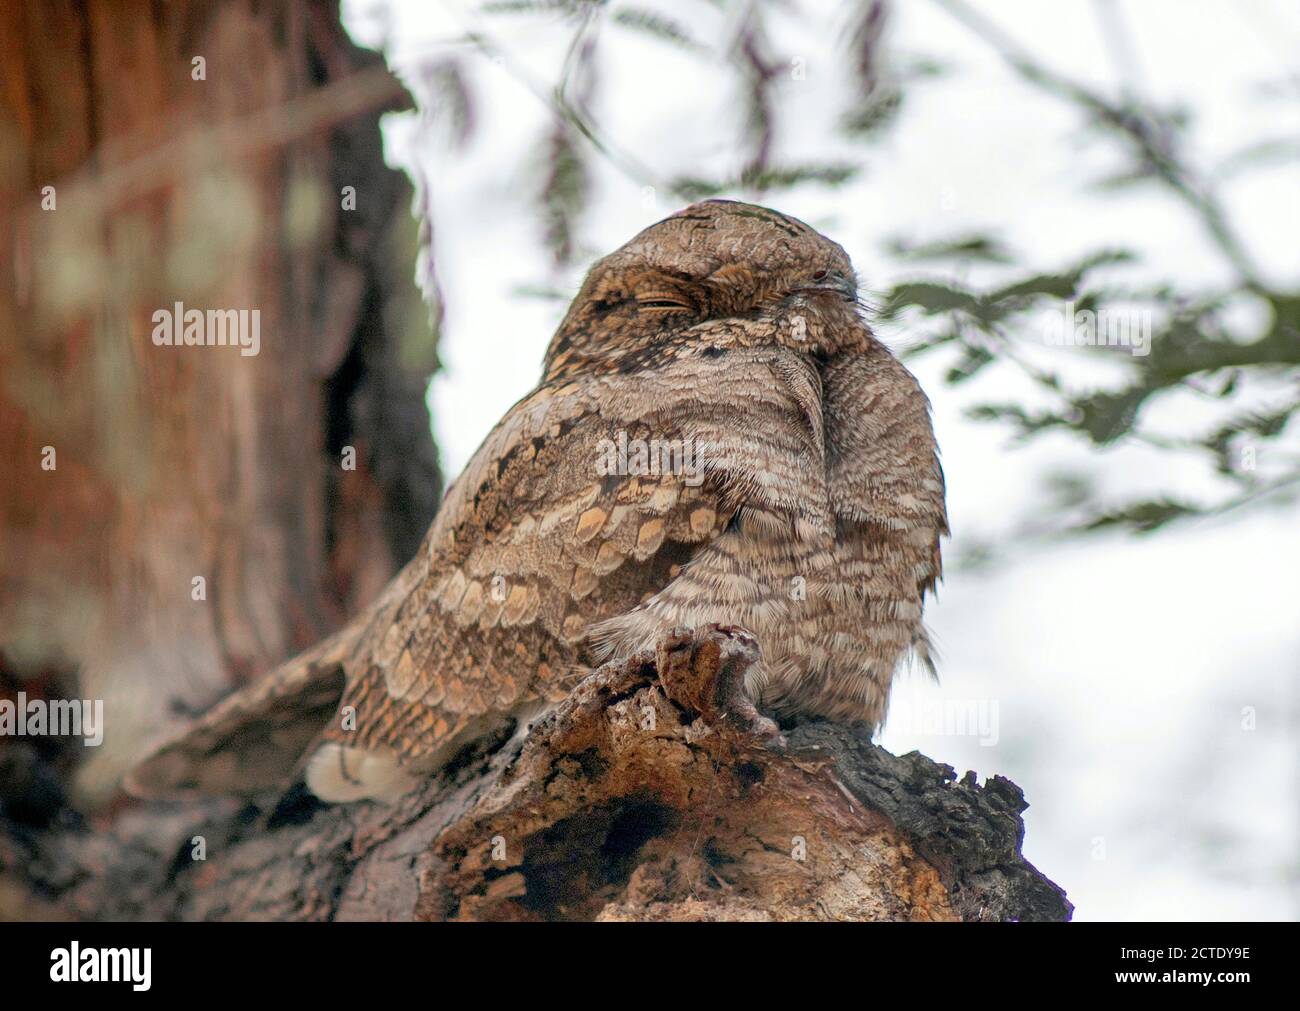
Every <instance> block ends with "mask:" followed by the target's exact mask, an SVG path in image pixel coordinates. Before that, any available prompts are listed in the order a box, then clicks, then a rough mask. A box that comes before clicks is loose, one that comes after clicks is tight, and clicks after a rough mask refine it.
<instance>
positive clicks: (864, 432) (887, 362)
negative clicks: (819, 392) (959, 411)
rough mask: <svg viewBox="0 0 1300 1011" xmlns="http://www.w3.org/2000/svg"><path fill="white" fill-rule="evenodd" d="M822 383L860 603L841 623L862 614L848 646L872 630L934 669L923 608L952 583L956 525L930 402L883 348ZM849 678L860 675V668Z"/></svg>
mask: <svg viewBox="0 0 1300 1011" xmlns="http://www.w3.org/2000/svg"><path fill="white" fill-rule="evenodd" d="M822 376H823V383H824V388H825V409H826V415H827V430H828V432H829V435H828V439H827V463H826V469H827V484H828V487H829V489H830V497H831V508H832V510H833V512H834V514H835V522H836V528H837V532H836V539H835V553H836V568H837V571H838V572H839V574H840V580H841V583H842V586H843V587H844V588H845V592H852V593H855V594H858V595H859V597H860V606H858V607H852V608H841V609H839V610H838V611H837V612H836V615H837V616H839V617H836V616H833V620H844V619H846V618H847V617H848V616H853V615H857V616H858V625H857V627H856V628H853V627H845V628H843V629H841V630H840V631H842V633H843V635H844V636H845V637H846V641H849V640H852V639H853V638H854V637H856V636H860V635H861V634H862V630H863V629H866V628H869V629H870V630H871V634H872V636H874V637H875V638H876V639H877V640H880V639H888V638H889V637H890V636H894V637H896V638H897V640H898V644H899V645H901V646H911V647H912V649H913V650H914V651H915V654H916V655H917V656H918V657H919V658H920V659H921V660H922V661H923V662H924V663H926V664H927V666H930V667H931V669H932V670H933V664H932V663H931V661H930V659H929V643H928V640H927V639H926V633H925V629H924V627H923V626H922V624H921V620H920V618H921V606H922V604H923V603H924V599H925V596H926V594H927V593H930V592H932V591H933V590H934V587H935V584H936V583H937V582H938V580H939V579H940V577H941V576H942V572H943V569H942V557H941V554H940V538H942V537H944V536H946V535H947V533H948V521H947V514H946V510H945V506H944V478H943V470H942V468H941V467H940V465H939V458H938V450H937V447H936V444H935V440H934V433H933V429H932V427H931V424H930V415H929V411H930V405H929V401H928V400H927V399H926V397H925V394H924V393H923V392H922V391H921V388H920V386H919V385H918V384H917V382H916V380H915V379H914V378H913V376H912V375H911V373H910V372H908V371H907V369H906V368H905V367H904V366H903V365H902V364H901V363H900V362H899V361H898V360H897V359H895V358H894V357H893V355H891V354H890V353H889V352H888V351H887V350H886V349H885V348H884V347H883V346H880V345H875V346H873V347H872V348H870V349H869V350H868V351H867V353H865V354H855V355H846V356H843V357H840V358H837V359H835V360H833V361H832V362H830V363H829V364H828V365H827V366H826V367H825V368H824V369H823V373H822ZM913 588H914V590H913ZM862 652H863V655H864V656H868V655H870V654H869V651H866V650H864V651H862ZM845 675H846V676H849V677H853V676H855V675H856V672H855V671H854V670H853V669H852V667H851V665H847V664H845V665H843V672H842V676H845ZM882 705H883V703H882Z"/></svg>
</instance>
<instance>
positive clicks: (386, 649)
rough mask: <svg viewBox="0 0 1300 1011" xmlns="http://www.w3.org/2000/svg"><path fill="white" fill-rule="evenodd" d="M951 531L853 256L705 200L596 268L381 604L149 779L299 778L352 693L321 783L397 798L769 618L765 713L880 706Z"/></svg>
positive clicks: (205, 726) (235, 705)
mask: <svg viewBox="0 0 1300 1011" xmlns="http://www.w3.org/2000/svg"><path fill="white" fill-rule="evenodd" d="M642 449H645V450H646V452H645V453H644V454H640V450H642ZM665 450H667V451H668V456H664V455H663V453H664V451H665ZM673 454H675V455H673ZM654 463H659V464H660V466H654V465H653V464H654ZM944 533H946V521H945V515H944V489H943V476H942V473H941V471H940V468H939V463H938V460H937V456H936V448H935V443H934V437H933V434H932V431H931V426H930V420H929V408H928V403H927V401H926V399H925V396H924V395H923V394H922V392H921V390H920V388H919V387H918V386H917V384H916V381H915V380H914V379H913V378H912V376H911V374H910V373H908V371H907V370H906V369H905V368H904V367H903V366H902V365H901V364H899V363H898V361H897V360H895V358H894V357H893V356H892V355H891V354H890V353H889V352H888V351H887V350H886V349H885V348H884V347H883V346H882V345H881V344H880V343H879V342H877V341H876V340H875V338H874V337H873V336H872V334H871V332H870V330H869V329H868V327H867V326H866V324H865V323H864V322H863V320H862V318H861V314H860V311H859V306H858V303H857V298H856V281H855V278H854V273H853V268H852V266H851V265H850V263H849V260H848V257H847V256H846V255H845V253H844V251H843V250H842V249H841V248H840V247H839V246H838V245H836V244H835V243H833V242H831V241H830V240H828V239H826V238H825V237H823V236H821V235H820V234H818V233H817V232H816V231H814V230H813V229H811V228H809V227H808V226H807V225H805V224H804V223H802V222H800V221H797V220H795V219H793V218H789V217H786V216H784V215H781V214H779V213H777V212H775V211H771V210H768V209H766V208H762V207H755V206H751V205H748V204H742V203H734V202H729V201H706V202H704V203H700V204H695V205H693V206H691V207H688V208H687V209H685V210H684V211H682V212H680V213H678V214H676V215H674V216H673V217H671V218H668V219H667V220H665V221H661V222H659V223H658V224H656V225H653V226H651V227H650V228H647V229H646V230H645V231H643V232H642V233H641V234H640V235H638V236H637V237H636V238H634V239H633V240H632V241H631V242H629V243H628V244H627V245H625V246H623V247H622V248H621V249H619V250H617V251H616V252H614V253H612V254H610V255H609V256H607V257H605V258H604V259H603V260H601V261H600V262H598V263H597V264H596V265H595V266H594V267H593V268H592V270H591V272H590V274H589V275H588V277H587V280H586V283H585V284H584V285H583V287H582V290H581V291H580V292H579V293H578V296H577V297H576V298H575V299H574V301H573V305H572V306H571V308H570V309H569V312H568V315H567V316H566V317H565V319H564V322H563V323H562V324H561V325H560V328H559V330H558V331H557V333H556V335H555V338H554V340H553V341H552V343H551V346H550V349H549V351H548V353H547V357H546V366H545V374H544V375H543V378H542V381H541V382H540V384H539V385H538V387H537V389H536V390H535V391H534V392H532V393H531V394H529V395H528V396H527V397H525V398H524V399H523V400H522V401H520V402H519V403H518V404H516V405H515V406H514V407H513V408H512V409H511V410H510V412H509V413H508V414H507V415H506V416H505V418H504V419H502V421H501V422H500V423H499V424H498V425H497V427H496V428H495V429H494V430H493V432H492V433H491V434H490V435H489V436H488V438H487V440H486V441H485V442H484V444H483V446H482V447H481V448H480V449H479V451H478V453H477V454H475V456H474V458H473V460H471V462H470V464H469V466H468V467H467V468H466V469H465V472H464V473H463V474H462V475H461V477H460V478H459V480H457V481H456V483H455V484H454V485H453V486H452V487H451V489H450V490H449V491H448V494H447V498H446V500H445V501H444V502H443V504H442V507H441V509H440V510H439V512H438V516H437V518H436V519H435V520H434V523H433V525H432V527H431V529H430V530H429V532H428V535H427V536H426V538H425V542H424V544H423V546H422V548H421V550H420V552H419V554H418V555H417V556H416V557H415V558H414V559H413V560H412V561H411V562H410V563H409V564H408V565H407V566H406V568H405V569H404V570H403V571H402V572H401V573H400V574H399V575H398V577H397V578H396V579H395V580H394V582H393V583H392V585H391V586H390V587H389V588H388V589H387V591H386V592H385V593H384V594H383V596H382V598H381V599H380V600H379V601H378V602H377V603H376V604H375V605H374V606H373V607H372V608H371V609H370V610H369V611H368V612H367V613H366V614H365V615H363V616H361V617H359V618H358V619H357V620H356V621H355V622H353V623H352V624H351V625H350V626H349V627H348V628H346V629H344V630H343V632H341V633H339V634H338V635H337V636H335V637H334V638H333V639H332V640H330V641H329V642H327V643H325V644H323V645H322V646H321V647H318V648H317V650H315V651H313V652H312V653H311V654H308V655H307V656H306V657H304V658H300V659H299V660H297V661H294V662H291V663H289V664H287V665H285V666H284V667H282V668H280V669H279V670H278V671H276V672H274V673H272V674H271V675H269V676H268V678H267V679H266V680H265V681H263V682H261V683H258V684H255V685H252V686H250V687H249V688H248V689H245V690H244V691H243V692H241V693H238V694H236V695H234V696H232V697H231V698H230V699H228V700H226V701H225V702H223V703H222V704H221V705H219V706H218V707H217V708H216V709H214V710H213V711H212V712H211V713H209V714H208V715H207V716H205V717H204V718H203V719H202V720H200V722H199V723H198V724H197V725H196V726H195V727H194V728H193V729H192V730H191V731H190V732H189V733H188V734H187V735H186V736H184V737H182V738H180V739H179V740H177V741H175V742H173V743H172V744H170V745H168V746H166V747H165V748H164V749H162V751H161V752H160V753H159V754H158V755H157V756H155V758H154V759H152V760H151V761H150V762H149V763H146V765H145V766H143V767H142V768H141V769H140V770H138V772H137V774H136V776H135V777H134V784H135V786H136V788H137V789H139V790H142V791H153V792H157V791H160V790H171V791H174V790H177V789H182V790H183V789H186V788H191V789H193V788H202V789H214V788H216V789H228V788H239V787H241V786H243V787H258V786H261V785H265V784H267V783H268V782H271V781H274V779H275V778H276V777H279V776H282V775H285V774H286V773H287V772H288V771H289V769H290V768H291V767H292V762H293V761H294V759H295V758H296V756H297V755H299V754H301V753H302V751H303V750H304V748H305V747H306V746H307V745H308V743H309V740H315V735H316V731H317V728H319V726H320V723H319V722H317V723H315V724H314V725H313V723H312V722H311V721H312V719H313V717H314V719H315V720H316V721H320V720H321V719H322V718H323V717H324V714H325V713H326V712H328V707H329V705H330V704H331V702H332V700H333V698H334V697H335V695H334V693H337V692H338V691H339V689H340V687H342V703H341V708H340V710H339V714H338V715H337V716H335V717H334V718H332V719H328V720H327V721H326V723H325V726H324V728H323V729H322V730H320V732H319V737H320V738H321V740H320V741H317V742H316V744H315V749H314V755H313V757H312V758H311V760H310V762H309V763H308V766H307V779H308V783H309V784H310V785H311V787H312V788H313V789H314V790H315V791H316V792H317V793H318V794H320V795H321V796H323V797H325V798H326V799H332V800H350V799H356V798H360V797H373V796H379V797H392V796H395V795H399V794H400V793H402V792H403V791H405V790H407V789H409V788H410V787H411V785H413V783H414V782H416V781H417V777H418V776H419V775H421V774H425V773H427V772H429V771H430V770H432V769H435V768H436V767H438V766H439V765H440V764H441V763H442V762H444V761H446V759H447V758H448V757H449V756H450V755H451V754H452V753H453V752H454V751H455V750H456V749H458V748H460V747H463V746H464V745H465V744H466V743H468V742H469V741H471V740H473V739H474V738H475V737H476V736H478V735H482V734H484V733H487V732H490V731H493V730H495V729H497V728H499V727H502V726H505V725H507V724H508V723H510V722H511V721H513V722H514V723H515V724H516V725H519V726H522V725H524V724H525V723H526V721H527V719H528V718H529V717H530V716H532V715H533V714H535V713H537V712H538V711H540V710H541V709H543V708H544V707H545V706H546V705H547V704H548V703H550V702H553V701H555V700H557V699H559V698H561V697H563V695H564V694H565V693H567V692H568V691H569V690H570V689H571V688H572V687H573V685H574V684H575V683H576V682H577V681H578V680H579V679H580V678H581V677H582V676H583V675H584V674H585V673H587V672H588V671H589V670H590V669H591V668H592V667H593V666H594V665H596V664H598V663H600V662H602V661H604V660H607V659H610V658H615V657H621V656H625V655H627V654H629V653H631V652H633V651H637V650H641V649H648V648H653V647H654V646H655V644H656V642H657V641H658V639H659V638H660V637H661V636H662V635H663V633H664V632H665V631H667V630H668V629H670V628H672V627H675V626H683V625H684V626H699V625H704V624H708V623H712V622H722V623H725V624H730V625H739V626H743V627H744V628H746V629H749V630H750V631H751V632H753V633H754V635H755V636H756V637H757V640H758V643H759V646H760V648H761V650H762V656H763V659H762V662H761V663H759V664H757V665H756V666H755V667H754V668H753V669H752V670H751V674H750V682H749V684H748V685H747V687H748V689H749V691H750V693H751V695H752V696H753V697H754V698H755V699H756V700H757V701H758V702H759V704H760V706H761V707H762V708H765V709H767V710H768V711H770V712H773V713H774V714H778V715H780V714H802V715H821V716H827V717H832V718H836V719H844V720H863V721H866V722H867V723H869V724H879V722H880V721H881V720H883V718H884V713H885V709H886V704H887V701H888V694H889V685H890V680H891V678H892V677H893V674H894V671H895V669H896V667H897V666H898V665H899V663H900V662H901V661H902V659H903V658H904V656H905V655H906V653H907V652H908V650H909V649H913V650H916V651H918V652H920V653H922V655H924V654H925V650H926V640H925V633H924V630H923V627H922V624H921V608H922V603H923V601H924V598H925V596H926V594H927V592H929V591H930V590H931V589H932V588H933V587H934V584H935V582H936V580H937V579H938V578H939V575H940V558H939V538H940V536H941V535H943V534H944ZM308 703H309V704H308ZM309 735H311V736H310V737H309Z"/></svg>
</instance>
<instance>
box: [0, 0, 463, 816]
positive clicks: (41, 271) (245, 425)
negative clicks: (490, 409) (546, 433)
mask: <svg viewBox="0 0 1300 1011" xmlns="http://www.w3.org/2000/svg"><path fill="white" fill-rule="evenodd" d="M196 58H201V59H202V60H203V61H204V63H203V65H202V68H201V69H202V78H201V79H196V78H195V75H196V74H197V73H198V70H199V68H198V67H197V66H196V64H195V63H194V60H195V59H196ZM0 62H2V64H3V67H4V71H3V79H4V87H3V88H2V89H0V216H3V217H2V218H0V223H2V224H3V226H4V227H3V232H2V236H3V242H0V268H2V269H0V296H3V297H0V465H2V466H3V468H4V471H3V474H4V480H3V481H2V482H0V693H8V694H11V695H12V694H13V693H15V692H16V691H18V690H25V691H26V692H27V694H28V696H29V697H30V696H34V695H59V694H65V695H70V696H73V697H81V698H92V699H103V700H104V701H105V707H106V714H105V717H106V724H107V735H106V739H105V742H104V744H103V746H102V747H100V748H98V749H96V750H95V751H94V752H93V753H92V758H91V760H90V761H89V762H88V763H85V764H84V766H83V767H82V768H81V770H80V773H79V793H80V795H81V797H82V799H83V800H86V801H91V802H94V801H96V800H99V799H101V798H103V797H105V796H107V795H109V794H111V791H112V789H113V787H114V785H115V783H116V781H117V779H118V777H119V776H120V774H121V772H122V771H123V769H124V768H126V767H128V766H129V764H130V763H131V762H132V761H133V760H134V759H135V758H136V757H138V756H139V754H140V753H141V751H142V750H143V749H145V748H147V746H148V745H149V742H150V741H151V740H152V739H154V738H157V737H160V736H163V735H165V733H166V732H167V730H168V729H169V727H170V726H174V725H175V723H176V721H178V719H181V718H183V715H184V713H186V712H193V711H195V710H197V709H199V708H202V707H205V706H206V705H208V704H209V703H211V702H212V701H213V700H214V699H216V698H217V697H219V696H221V695H223V694H224V693H225V692H226V691H228V690H229V689H230V688H231V687H232V685H237V684H239V683H242V682H243V681H244V680H246V679H249V678H253V677H256V676H258V675H259V674H261V673H263V672H264V671H266V670H267V669H269V668H270V667H272V666H274V665H275V664H276V663H278V662H280V661H281V660H283V659H284V658H285V657H286V656H289V655H291V654H293V653H295V652H297V651H298V650H300V649H302V648H304V647H307V646H309V645H311V644H312V643H313V642H315V641H317V640H318V639H320V638H321V637H323V636H324V635H325V634H327V633H328V632H330V631H332V630H333V629H335V628H336V627H338V625H339V624H341V623H342V621H343V620H344V619H345V618H346V617H348V616H350V615H352V614H354V613H355V612H356V611H357V610H358V609H359V608H360V607H361V606H362V605H364V604H365V603H366V602H367V601H368V600H369V599H370V598H371V597H372V595H373V594H374V593H375V592H376V591H377V590H378V589H379V588H380V587H382V586H383V585H384V584H385V583H386V582H387V580H388V579H389V577H390V576H391V575H392V574H393V572H394V571H395V570H396V568H397V566H398V565H400V564H401V563H403V562H405V561H406V559H407V558H408V557H409V556H410V555H411V554H412V553H413V551H414V550H415V547H416V545H417V544H418V542H419V539H420V537H421V536H422V535H423V533H424V530H425V528H426V527H427V524H428V522H429V520H430V519H431V518H432V515H433V511H434V509H435V508H436V505H437V502H438V498H439V495H440V477H439V474H438V469H437V459H436V453H435V450H434V446H433V442H432V438H431V436H430V428H429V418H428V411H427V408H426V406H425V401H424V397H425V390H426V387H427V383H428V378H429V375H430V373H431V372H432V370H433V368H434V367H435V364H436V361H435V355H434V342H433V339H432V335H431V333H430V327H429V318H428V310H427V309H426V308H425V306H424V305H423V304H422V302H421V300H420V298H419V292H418V290H417V288H416V286H415V283H414V280H413V278H414V272H413V262H414V254H415V249H416V245H417V235H416V224H415V222H414V220H413V219H412V217H411V214H410V206H411V188H410V185H409V184H408V183H407V181H406V180H405V178H404V177H403V176H402V175H401V173H399V172H395V171H393V170H391V169H390V168H388V167H387V166H386V165H385V164H384V160H383V151H382V141H381V138H380V133H379V114H380V113H381V112H382V111H383V110H384V109H385V108H394V107H397V106H399V105H401V104H403V103H404V102H405V100H406V99H405V94H404V92H403V91H402V89H401V88H400V86H399V85H398V83H397V82H396V80H395V79H393V78H392V77H391V75H389V73H388V71H387V69H386V68H385V67H384V66H383V63H382V60H381V59H380V58H379V57H378V56H377V55H376V54H375V53H371V52H368V51H365V50H361V49H358V48H356V47H355V46H353V45H352V43H351V42H350V41H349V40H348V38H347V36H346V35H345V33H344V32H343V30H342V28H341V26H340V24H339V21H338V11H337V3H331V2H329V0H293V2H287V3H276V4H255V3H251V2H222V3H217V2H201V0H192V2H176V3H167V4H144V3H140V4H117V3H108V2H103V0H92V2H89V3H82V2H80V0H78V2H51V3H39V4H28V3H15V4H9V5H6V6H5V7H4V9H3V11H2V12H0ZM46 187H49V189H46ZM345 187H352V188H354V190H355V209H349V207H348V206H347V204H346V203H345V199H346V194H345V190H344V188H345ZM176 302H181V303H182V304H183V305H184V306H185V307H187V308H197V309H201V310H207V309H257V310H259V311H260V314H261V316H260V318H261V339H260V353H258V354H257V355H256V356H244V355H241V353H240V351H239V349H237V348H230V347H159V346H155V344H154V343H153V341H152V339H151V337H152V331H153V326H154V323H153V321H152V314H153V313H154V312H155V311H156V310H158V309H160V308H165V309H172V308H173V307H174V305H175V303H176ZM346 447H353V448H354V449H355V451H356V466H355V468H354V469H345V468H344V464H345V460H344V457H343V453H344V450H345V448H346ZM51 464H53V466H51ZM196 579H202V581H203V582H202V584H196V582H195V580H196ZM3 743H4V742H2V741H0V747H3Z"/></svg>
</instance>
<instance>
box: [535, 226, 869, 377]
mask: <svg viewBox="0 0 1300 1011" xmlns="http://www.w3.org/2000/svg"><path fill="white" fill-rule="evenodd" d="M871 339H872V338H871V333H870V330H868V328H867V326H866V324H865V323H864V322H863V320H862V315H861V311H860V303H859V300H858V290H857V280H856V276H855V274H854V271H853V265H852V264H851V263H850V262H849V258H848V255H847V254H846V253H845V252H844V250H843V249H842V248H840V246H839V245H838V244H837V243H834V242H832V241H831V240H830V239H828V238H826V237H825V236H824V235H822V234H821V233H819V232H818V231H816V230H815V229H813V228H810V227H809V226H808V225H806V224H804V223H803V222H802V221H799V220H798V219H796V218H791V217H787V216H786V215H784V214H780V213H778V212H777V211H773V210H769V209H768V208H766V207H758V206H755V205H753V204H745V203H738V202H736V201H732V200H705V201H702V202H700V203H697V204H692V205H691V206H690V207H687V208H686V209H685V210H682V211H678V212H677V213H676V214H674V215H673V216H672V217H670V218H665V219H664V220H663V221H660V222H658V223H657V224H654V225H651V226H650V227H649V228H647V229H645V230H644V231H643V232H641V233H640V234H639V235H637V236H636V237H635V238H634V239H632V240H631V241H630V242H628V243H627V244H626V245H624V246H622V247H621V248H619V249H617V250H615V251H614V252H612V253H610V254H609V255H608V256H606V257H604V258H603V259H601V260H599V261H597V262H596V264H595V265H594V266H593V267H592V268H591V271H590V272H589V273H588V274H587V279H586V281H585V282H584V283H583V285H582V289H581V290H580V291H579V292H578V295H577V297H576V298H575V299H574V300H573V304H572V305H571V306H570V307H569V312H568V314H567V315H566V316H565V318H564V322H563V323H561V324H560V328H559V330H557V331H556V334H555V337H554V339H553V340H552V341H551V346H550V348H549V350H548V351H547V355H546V378H547V379H548V380H549V379H556V378H560V377H563V376H565V375H568V374H571V373H574V372H579V371H583V372H586V371H624V372H628V371H635V370H637V369H640V368H643V367H646V366H652V365H653V363H654V362H655V361H658V360H661V359H662V358H663V357H665V356H669V357H681V356H686V355H697V354H698V355H705V356H716V355H719V354H722V353H724V352H726V351H727V350H728V349H729V348H737V347H748V348H753V347H762V346H770V345H783V346H785V347H788V348H790V349H792V350H795V351H798V352H802V353H805V354H809V355H813V356H817V357H821V356H825V355H829V354H834V353H836V352H839V351H843V350H849V349H853V348H858V347H863V346H865V345H866V344H867V343H868V342H869V341H870V340H871Z"/></svg>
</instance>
